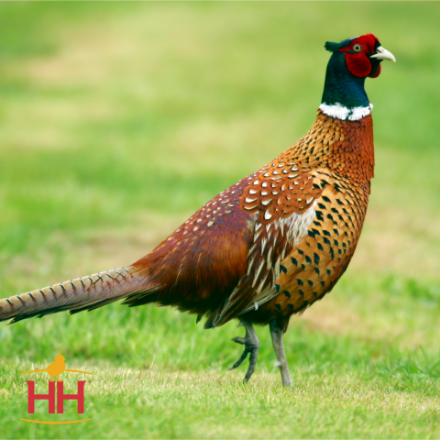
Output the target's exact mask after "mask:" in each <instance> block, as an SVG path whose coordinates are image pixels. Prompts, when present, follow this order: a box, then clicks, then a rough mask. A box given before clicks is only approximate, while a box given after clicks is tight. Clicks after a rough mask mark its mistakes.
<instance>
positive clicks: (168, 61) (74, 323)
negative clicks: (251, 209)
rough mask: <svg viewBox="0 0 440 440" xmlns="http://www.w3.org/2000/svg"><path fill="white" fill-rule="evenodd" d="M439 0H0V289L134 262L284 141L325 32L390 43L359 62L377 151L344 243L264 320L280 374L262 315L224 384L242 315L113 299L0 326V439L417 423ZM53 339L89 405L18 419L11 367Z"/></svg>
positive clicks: (434, 159) (437, 318)
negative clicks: (208, 319)
mask: <svg viewBox="0 0 440 440" xmlns="http://www.w3.org/2000/svg"><path fill="white" fill-rule="evenodd" d="M439 12H440V5H439V4H438V3H435V2H433V3H396V2H389V3H388V2H383V3H379V2H377V3H376V2H372V3H362V2H359V3H346V2H341V3H336V2H332V3H320V2H312V3H285V2H280V3H275V2H274V3H211V2H210V3H118V2H115V3H85V2H84V3H44V2H43V3H2V4H0V90H1V94H2V100H1V102H0V122H1V124H0V132H1V139H2V142H1V147H0V213H1V215H0V231H1V234H0V291H1V296H2V297H7V296H10V295H13V294H16V293H20V292H22V291H26V290H29V289H34V288H36V287H39V286H45V285H48V284H50V283H54V282H57V281H61V280H64V279H70V278H72V277H76V276H79V275H84V274H87V273H94V272H97V271H100V270H104V269H108V268H111V267H117V266H121V265H124V264H128V263H131V262H132V261H135V260H136V259H138V258H139V257H141V256H142V255H144V254H145V253H147V252H148V251H149V250H151V249H152V248H153V247H154V246H155V244H157V243H158V242H159V241H160V240H161V239H163V238H165V237H166V236H167V235H168V234H169V233H170V232H171V231H173V230H174V229H173V228H175V227H177V226H178V225H179V224H180V223H181V222H182V221H184V220H185V219H186V217H187V216H188V215H190V214H191V213H192V212H194V211H195V210H196V209H197V208H198V207H199V206H200V205H201V204H203V203H204V202H206V201H208V200H209V199H210V198H211V197H212V196H214V195H215V194H217V193H218V192H219V191H221V190H222V189H224V188H226V187H227V186H229V185H231V184H233V183H235V182H236V181H237V180H239V179H240V178H241V177H243V176H245V175H247V174H249V173H251V172H253V171H254V170H255V169H258V168H259V167H260V166H261V165H263V164H264V163H266V162H267V161H268V160H270V159H271V158H272V157H274V156H276V155H277V154H278V153H279V152H281V151H283V150H284V149H285V148H286V147H287V146H289V145H290V144H291V143H292V142H294V141H295V140H296V139H298V138H299V137H300V136H301V135H302V134H303V133H304V132H305V131H306V130H307V129H308V127H309V126H310V125H311V123H312V122H313V118H314V112H315V111H316V108H317V106H318V105H319V100H320V95H321V92H322V84H323V77H324V71H325V65H326V62H327V60H328V53H326V52H325V51H324V50H323V48H322V46H323V43H324V42H325V41H326V40H329V39H332V40H340V39H343V38H346V37H348V36H350V35H359V34H361V33H366V32H373V33H375V34H376V35H378V36H379V38H380V40H381V41H382V43H383V45H384V46H385V47H386V48H387V49H389V50H391V51H392V52H393V53H394V54H395V56H396V58H397V63H396V64H395V65H394V64H391V63H387V64H386V65H384V66H383V73H382V74H381V76H380V78H378V79H377V80H369V81H367V90H368V93H369V96H370V99H371V101H372V102H373V103H374V105H375V110H374V123H375V144H376V163H377V165H376V177H375V179H374V181H373V191H372V195H371V202H370V207H369V213H368V216H367V222H366V225H365V228H364V232H363V235H362V238H361V241H360V244H359V246H358V249H357V251H356V255H355V257H354V259H353V262H352V263H351V265H350V268H349V270H348V271H347V273H346V275H344V277H343V278H342V280H341V281H340V282H339V283H338V285H337V287H336V288H335V289H334V291H333V292H332V293H331V294H330V295H329V296H328V297H326V298H325V299H324V301H321V302H319V303H317V304H315V305H314V306H313V307H312V308H310V309H309V310H307V311H306V312H305V313H304V315H302V316H299V317H296V318H294V319H292V323H291V327H290V329H289V331H288V332H287V334H286V336H285V344H286V351H287V357H288V361H289V364H290V366H291V371H292V376H293V379H294V383H295V385H294V387H293V389H292V390H291V391H289V390H283V389H282V388H281V386H280V380H279V377H278V373H277V372H276V371H275V369H274V367H273V364H274V362H275V356H274V354H273V351H272V348H271V342H270V338H269V335H268V330H267V329H266V328H261V329H257V332H258V334H259V336H260V340H261V343H262V346H261V352H260V357H259V364H258V367H257V371H256V373H255V375H254V377H253V378H252V382H251V383H250V384H248V385H247V386H243V385H242V384H241V378H242V374H243V373H244V372H243V368H241V370H240V371H238V372H227V369H228V367H229V366H230V365H231V364H232V363H233V362H234V361H235V360H236V358H237V357H238V355H239V350H240V348H239V347H238V346H235V345H234V344H233V343H232V342H229V341H230V339H231V338H232V337H234V336H237V335H238V334H241V333H242V332H243V330H242V329H237V328H236V327H235V324H234V323H231V324H228V325H226V326H224V327H221V328H219V329H216V330H215V331H204V330H203V329H202V328H201V326H200V325H199V326H196V325H195V317H194V316H193V315H188V314H180V313H178V312H176V311H174V310H170V309H163V308H155V307H141V308H137V309H127V308H124V307H121V306H119V305H117V304H116V305H111V306H107V307H105V308H103V309H100V310H97V311H94V312H93V313H90V314H89V313H84V314H78V315H75V316H72V317H71V316H68V315H66V314H59V315H53V316H48V317H45V318H44V319H42V320H35V319H34V320H29V321H24V322H20V323H18V324H16V325H14V326H10V327H8V326H6V325H2V326H0V356H1V360H0V426H1V430H0V437H2V438H353V437H356V438H438V437H439V436H440V429H439V426H440V425H439V420H440V414H439V409H438V408H439V405H440V399H439V397H438V396H439V391H440V390H439V387H440V382H439V375H440V366H439V365H440V363H439V362H440V357H439V344H438V331H437V329H438V328H439V324H440V280H439V276H438V262H439V258H440V251H439V249H440V232H439V231H440V228H439V226H440V202H439V200H440V199H439V198H438V193H439V191H440V180H439V179H438V171H437V170H438V169H439V167H440V152H439V150H438V128H437V125H438V124H437V115H438V110H437V109H438V108H439V105H440V94H439V93H438V89H437V88H436V86H435V84H437V82H438V74H437V72H438V69H439V67H440V49H439V47H438V44H437V38H436V37H437V34H438V32H437V26H438V23H437V21H438V19H437V17H438V14H439ZM409 30H410V31H409ZM59 353H61V354H63V355H64V356H65V357H66V359H67V365H68V368H74V369H84V370H86V371H90V372H92V373H93V376H92V377H91V378H90V382H89V383H87V385H86V392H87V400H86V413H85V415H87V416H89V417H92V421H90V422H87V424H78V425H70V426H67V425H65V426H46V425H33V424H27V423H25V422H20V421H19V419H20V417H22V418H26V416H27V411H26V397H25V396H26V387H25V384H24V378H23V377H20V376H19V372H22V371H27V370H30V369H32V368H42V367H43V366H46V365H47V364H48V363H49V362H51V361H53V358H54V356H55V355H56V354H59ZM87 379H89V378H87ZM35 380H37V381H39V382H38V384H37V386H38V387H40V386H41V388H40V389H41V391H40V392H42V391H43V389H44V388H43V386H45V381H44V380H43V377H42V376H36V377H35ZM65 380H66V381H68V386H69V387H70V386H71V385H72V386H74V383H73V380H74V378H73V377H68V378H65ZM37 389H39V388H37ZM44 405H45V403H43V402H41V403H39V404H37V413H38V412H39V417H40V419H41V418H43V417H47V414H45V409H44ZM66 409H67V412H66V414H65V417H66V419H68V418H69V417H70V418H71V419H72V418H77V417H78V415H77V414H75V412H74V405H72V404H70V403H66ZM37 413H36V414H37Z"/></svg>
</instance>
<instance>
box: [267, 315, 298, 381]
mask: <svg viewBox="0 0 440 440" xmlns="http://www.w3.org/2000/svg"><path fill="white" fill-rule="evenodd" d="M269 327H270V335H271V336H272V344H273V348H274V350H275V354H276V355H277V360H278V362H277V363H276V364H275V366H276V367H279V368H280V373H281V379H282V381H283V386H285V387H291V386H292V378H291V377H290V371H289V366H288V365H287V359H286V353H285V352H284V343H283V334H284V331H283V329H282V328H280V326H279V325H278V323H277V321H276V320H273V321H272V322H271V323H270V326H269Z"/></svg>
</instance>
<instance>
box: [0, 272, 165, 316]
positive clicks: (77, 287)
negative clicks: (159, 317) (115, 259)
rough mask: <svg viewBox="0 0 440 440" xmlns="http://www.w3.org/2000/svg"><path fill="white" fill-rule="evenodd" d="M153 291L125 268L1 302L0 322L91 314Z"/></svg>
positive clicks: (141, 278) (142, 280)
mask: <svg viewBox="0 0 440 440" xmlns="http://www.w3.org/2000/svg"><path fill="white" fill-rule="evenodd" d="M156 290H157V287H155V286H151V287H150V286H149V285H148V280H146V279H145V278H144V277H142V276H139V275H138V274H137V270H136V269H135V268H133V267H132V266H127V267H122V268H119V269H112V270H108V271H106V272H100V273H97V274H94V275H89V276H86V277H83V278H78V279H76V280H70V281H65V282H64V283H60V284H55V285H53V286H49V287H44V288H43V289H38V290H33V291H31V292H27V293H22V294H20V295H16V296H11V297H9V298H5V299H1V300H0V321H6V320H8V319H11V322H10V324H13V323H15V322H18V321H21V320H22V319H27V318H31V317H33V316H38V317H42V316H44V315H48V314H50V313H57V312H62V311H66V310H70V313H77V312H81V311H83V310H93V309H96V308H98V307H102V306H104V305H106V304H109V303H112V302H114V301H117V300H118V299H121V298H126V297H129V296H131V295H134V294H139V293H142V294H148V293H149V292H151V293H153V292H155V291H156Z"/></svg>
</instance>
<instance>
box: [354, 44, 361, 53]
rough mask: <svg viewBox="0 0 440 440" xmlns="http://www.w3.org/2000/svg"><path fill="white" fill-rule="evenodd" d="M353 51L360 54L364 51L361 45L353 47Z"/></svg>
mask: <svg viewBox="0 0 440 440" xmlns="http://www.w3.org/2000/svg"><path fill="white" fill-rule="evenodd" d="M353 50H354V51H355V52H360V51H361V50H362V46H361V45H360V44H355V45H354V46H353Z"/></svg>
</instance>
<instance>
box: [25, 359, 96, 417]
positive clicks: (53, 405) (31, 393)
mask: <svg viewBox="0 0 440 440" xmlns="http://www.w3.org/2000/svg"><path fill="white" fill-rule="evenodd" d="M64 361H65V358H64V356H62V355H61V354H59V355H57V356H55V362H52V363H51V364H49V366H48V367H47V368H44V369H42V370H32V371H25V372H24V373H20V374H30V373H43V372H44V373H47V374H48V375H49V381H48V384H49V385H48V386H49V390H48V393H47V394H36V393H35V382H34V381H33V380H27V381H26V383H27V386H28V413H29V414H34V413H35V401H36V400H47V401H48V408H49V414H55V410H56V413H57V414H63V412H64V401H65V400H76V401H77V407H78V414H84V387H85V384H86V381H85V380H79V381H78V382H77V393H76V394H65V392H64V382H63V381H62V380H60V378H59V377H60V375H61V374H62V373H64V372H69V373H82V374H92V373H87V371H81V370H70V369H68V368H66V364H65V363H64ZM54 378H56V382H55V381H54ZM55 384H56V386H55ZM20 420H23V421H24V422H31V423H46V424H54V425H61V424H65V423H80V422H87V421H88V420H91V418H89V419H83V420H71V421H42V420H29V419H20Z"/></svg>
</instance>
